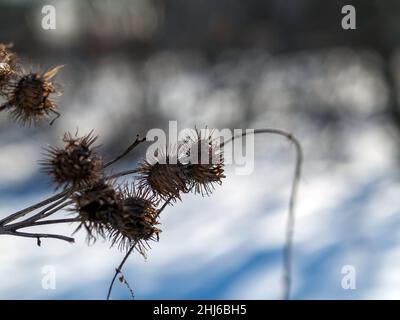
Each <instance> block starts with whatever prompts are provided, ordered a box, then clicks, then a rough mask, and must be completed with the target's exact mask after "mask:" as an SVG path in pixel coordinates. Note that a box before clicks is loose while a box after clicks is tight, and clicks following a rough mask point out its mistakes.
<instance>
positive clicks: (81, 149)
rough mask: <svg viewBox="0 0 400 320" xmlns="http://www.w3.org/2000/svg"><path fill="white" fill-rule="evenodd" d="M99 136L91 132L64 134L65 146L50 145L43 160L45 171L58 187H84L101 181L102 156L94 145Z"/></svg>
mask: <svg viewBox="0 0 400 320" xmlns="http://www.w3.org/2000/svg"><path fill="white" fill-rule="evenodd" d="M96 139H97V136H94V135H93V132H90V133H89V134H88V135H86V136H83V137H77V136H76V135H75V136H73V135H72V134H71V133H69V132H68V133H66V134H65V135H64V138H63V141H64V143H65V145H64V148H57V147H53V146H52V147H49V148H48V149H46V151H47V158H46V159H45V160H44V161H42V162H41V165H42V168H43V171H44V172H45V173H46V174H48V175H50V176H52V177H53V180H54V182H55V183H56V185H57V187H70V186H73V187H82V186H90V185H93V184H96V183H97V182H99V181H100V180H101V178H102V176H103V173H102V169H103V161H102V158H101V157H100V156H99V155H98V154H97V153H96V152H95V150H94V149H95V148H93V147H92V145H93V143H94V142H95V141H96Z"/></svg>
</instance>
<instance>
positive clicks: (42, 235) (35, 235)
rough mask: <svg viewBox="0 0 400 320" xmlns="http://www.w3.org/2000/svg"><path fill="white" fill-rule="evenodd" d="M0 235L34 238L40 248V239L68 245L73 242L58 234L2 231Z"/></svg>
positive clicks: (71, 239)
mask: <svg viewBox="0 0 400 320" xmlns="http://www.w3.org/2000/svg"><path fill="white" fill-rule="evenodd" d="M0 234H6V235H12V236H18V237H27V238H35V239H37V240H38V244H39V246H40V238H53V239H59V240H64V241H67V242H70V243H73V242H75V240H74V238H71V237H66V236H63V235H59V234H47V233H28V232H19V231H5V230H3V231H2V232H1V233H0Z"/></svg>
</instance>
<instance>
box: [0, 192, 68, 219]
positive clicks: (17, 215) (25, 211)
mask: <svg viewBox="0 0 400 320" xmlns="http://www.w3.org/2000/svg"><path fill="white" fill-rule="evenodd" d="M70 191H71V189H67V190H64V191H62V192H60V193H57V194H55V195H54V196H51V197H49V198H47V199H45V200H43V201H41V202H38V203H35V204H34V205H32V206H30V207H27V208H25V209H22V210H20V211H17V212H15V213H13V214H11V215H9V216H7V217H5V218H4V219H2V220H0V226H3V225H5V224H7V223H9V222H11V221H14V220H17V219H19V218H22V217H23V216H25V215H27V214H28V213H30V212H32V211H34V210H37V209H39V208H41V207H43V206H46V205H48V204H50V203H52V202H54V201H57V200H58V199H60V198H62V197H64V196H65V195H66V194H68V192H70Z"/></svg>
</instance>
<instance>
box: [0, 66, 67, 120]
mask: <svg viewBox="0 0 400 320" xmlns="http://www.w3.org/2000/svg"><path fill="white" fill-rule="evenodd" d="M62 67H63V66H58V67H55V68H53V69H50V70H48V71H46V72H44V73H34V72H31V73H28V74H24V75H22V76H21V77H20V78H19V79H18V80H16V81H14V82H13V83H11V84H9V89H8V94H7V102H6V103H5V104H4V106H5V107H6V108H8V109H10V110H11V116H12V117H13V118H14V119H15V120H16V121H17V122H19V123H21V124H22V125H28V126H29V125H32V124H37V123H38V122H39V121H41V120H43V119H46V118H49V117H50V115H52V114H53V115H56V118H57V117H58V116H59V115H60V114H59V113H58V112H57V104H56V102H55V101H54V100H53V98H52V95H53V94H60V92H59V91H58V90H57V89H56V87H57V85H56V84H54V83H53V81H52V78H53V77H54V76H55V75H56V74H57V72H58V71H59V70H60V69H61V68H62ZM54 120H55V119H53V121H54ZM53 121H52V122H53ZM52 122H51V123H52Z"/></svg>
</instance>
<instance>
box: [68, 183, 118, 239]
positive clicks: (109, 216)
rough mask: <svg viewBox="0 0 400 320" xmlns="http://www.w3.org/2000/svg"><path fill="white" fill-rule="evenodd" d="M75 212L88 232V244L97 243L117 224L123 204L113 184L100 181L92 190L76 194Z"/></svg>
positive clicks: (73, 197)
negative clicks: (98, 238)
mask: <svg viewBox="0 0 400 320" xmlns="http://www.w3.org/2000/svg"><path fill="white" fill-rule="evenodd" d="M72 200H73V201H74V204H75V205H74V208H73V211H75V212H77V213H78V217H79V219H80V221H81V223H80V225H79V226H78V228H77V229H76V230H75V232H76V231H78V230H79V229H80V228H82V226H83V227H84V228H85V229H86V231H87V232H88V236H87V239H88V242H89V243H90V242H91V241H95V240H96V239H97V237H98V236H100V237H103V238H104V237H105V236H106V233H107V232H108V230H110V228H111V226H113V225H116V224H117V218H118V217H119V216H120V215H121V212H122V211H123V203H122V201H121V197H120V195H119V194H118V192H117V191H116V190H115V188H114V187H113V185H112V183H107V182H105V181H100V182H98V183H96V184H95V185H93V186H91V187H90V188H88V189H86V190H83V191H79V192H76V193H75V194H74V195H73V196H72Z"/></svg>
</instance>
